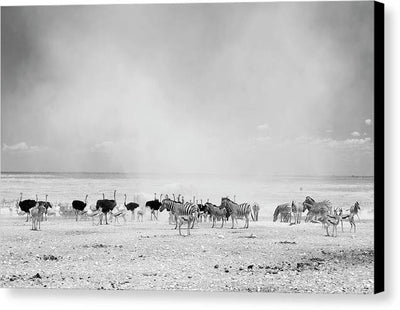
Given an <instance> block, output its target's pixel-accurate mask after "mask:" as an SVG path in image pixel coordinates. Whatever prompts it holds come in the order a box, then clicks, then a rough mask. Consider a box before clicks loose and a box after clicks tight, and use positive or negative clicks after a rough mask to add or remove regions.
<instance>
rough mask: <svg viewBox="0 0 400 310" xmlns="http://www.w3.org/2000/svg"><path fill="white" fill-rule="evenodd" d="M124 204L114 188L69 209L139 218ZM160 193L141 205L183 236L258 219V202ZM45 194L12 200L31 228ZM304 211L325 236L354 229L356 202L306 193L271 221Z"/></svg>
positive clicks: (100, 217) (107, 218) (293, 219)
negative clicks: (208, 225)
mask: <svg viewBox="0 0 400 310" xmlns="http://www.w3.org/2000/svg"><path fill="white" fill-rule="evenodd" d="M124 196H125V200H124V204H123V205H121V204H117V201H116V190H114V197H113V198H114V199H105V196H104V194H103V197H102V198H103V199H99V200H97V202H96V204H95V205H92V206H89V205H88V203H87V199H88V195H86V197H85V199H84V201H82V200H73V201H72V204H71V205H72V210H73V212H74V215H75V219H76V221H78V219H79V217H86V218H92V223H93V224H95V219H97V225H98V224H100V225H102V224H103V222H104V223H105V224H108V223H109V222H112V220H113V219H114V220H115V222H118V221H119V219H120V218H122V219H123V220H124V221H125V222H126V215H127V213H128V212H129V211H130V212H131V214H132V215H131V220H133V219H134V213H135V210H136V214H137V220H138V221H143V216H144V213H145V210H144V208H143V207H140V206H139V204H138V203H137V202H128V203H127V201H126V194H125V195H124ZM162 196H163V195H162V194H161V195H160V197H159V199H158V198H157V195H156V194H154V199H153V200H149V201H147V202H146V204H145V207H146V208H149V209H150V212H151V216H150V219H151V220H158V212H163V211H164V210H166V211H168V212H169V223H170V224H172V223H174V224H175V229H177V228H178V229H179V234H180V235H182V233H181V226H182V225H183V224H184V223H187V235H190V229H192V228H193V227H194V224H195V222H202V221H207V219H208V220H209V221H210V222H212V228H214V226H215V223H216V222H217V221H221V226H220V227H221V228H223V226H224V223H225V222H226V221H228V220H229V219H230V220H231V221H232V227H231V228H234V227H235V223H236V225H237V220H238V219H243V220H244V222H245V224H244V227H243V228H249V221H250V218H251V219H252V220H253V221H258V215H259V211H260V206H259V204H258V203H254V204H253V205H250V204H249V203H242V204H238V203H236V202H235V200H236V199H235V198H234V200H233V201H232V200H231V199H229V198H228V197H223V198H221V204H220V205H219V206H217V205H215V204H212V203H210V202H209V200H208V199H207V202H206V203H204V204H203V201H202V200H200V201H198V200H195V197H193V200H190V201H185V199H184V197H183V196H182V195H178V196H177V197H175V194H173V195H172V196H173V197H172V198H170V197H168V195H165V197H164V199H163V197H162ZM47 197H48V195H46V199H45V200H44V201H39V200H38V197H37V195H36V199H35V200H33V199H25V200H23V199H22V193H21V194H20V197H19V200H18V201H17V202H16V207H17V212H18V214H20V215H24V214H26V216H27V217H26V221H29V218H31V221H32V230H38V229H40V222H41V221H43V220H47V215H48V214H50V212H49V210H50V209H52V208H53V206H52V204H51V203H50V202H49V201H48V200H47ZM63 208H64V206H62V205H60V213H61V212H63ZM305 211H307V215H306V218H305V222H310V221H311V222H319V223H322V225H323V227H324V228H325V229H326V234H327V236H330V234H329V228H332V234H331V235H332V236H337V226H338V225H339V223H341V226H342V231H343V221H344V220H345V221H348V222H349V223H350V231H352V230H354V233H355V232H356V224H355V217H356V216H357V217H358V218H359V215H358V212H359V211H360V205H359V203H358V202H356V203H355V204H354V205H353V206H351V207H350V208H349V209H347V210H343V209H341V208H336V209H334V210H332V205H331V203H330V202H329V201H328V200H324V201H321V202H316V201H315V200H314V199H313V198H311V197H310V196H307V197H306V199H305V201H304V202H303V203H299V202H295V201H292V202H291V203H285V204H282V205H279V206H277V207H276V209H275V211H274V214H273V221H274V222H276V221H277V220H278V217H279V216H280V221H281V222H288V223H289V224H290V225H294V224H300V223H301V219H302V214H303V213H304V212H305Z"/></svg>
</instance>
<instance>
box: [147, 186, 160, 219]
mask: <svg viewBox="0 0 400 310" xmlns="http://www.w3.org/2000/svg"><path fill="white" fill-rule="evenodd" d="M161 197H162V194H161V195H160V200H158V199H157V194H156V193H154V200H149V201H147V202H146V207H149V208H150V210H151V215H150V219H151V220H153V216H154V217H155V219H156V220H157V221H158V216H157V214H156V213H158V209H160V207H161V202H160V201H161Z"/></svg>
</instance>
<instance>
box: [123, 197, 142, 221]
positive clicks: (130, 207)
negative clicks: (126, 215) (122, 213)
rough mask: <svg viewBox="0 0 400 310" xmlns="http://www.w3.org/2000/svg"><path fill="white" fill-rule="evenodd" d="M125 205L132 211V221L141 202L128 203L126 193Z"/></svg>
mask: <svg viewBox="0 0 400 310" xmlns="http://www.w3.org/2000/svg"><path fill="white" fill-rule="evenodd" d="M124 206H125V208H126V209H127V210H129V211H131V212H132V215H131V221H133V219H134V218H135V209H137V208H139V204H138V203H136V202H129V203H128V204H127V203H126V194H125V201H124Z"/></svg>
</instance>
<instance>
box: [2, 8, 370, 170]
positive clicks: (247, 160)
mask: <svg viewBox="0 0 400 310" xmlns="http://www.w3.org/2000/svg"><path fill="white" fill-rule="evenodd" d="M373 26H374V25H373V2H313V3H312V2H308V3H247V4H240V3H236V4H232V3H231V4H229V3H228V4H170V5H106V6H104V5H103V6H60V7H43V6H42V7H7V8H2V11H1V44H2V50H1V62H2V66H1V83H2V84H1V86H2V89H1V90H2V92H1V170H2V171H29V172H50V171H55V172H58V171H59V172H81V171H85V172H141V173H173V172H177V173H217V174H218V173H239V174H243V173H246V174H267V175H373V159H374V155H373V148H374V136H373V127H374V115H373V103H374V101H373V95H374V92H373V61H374V60H373V57H374V54H373V52H374V51H373V28H374V27H373Z"/></svg>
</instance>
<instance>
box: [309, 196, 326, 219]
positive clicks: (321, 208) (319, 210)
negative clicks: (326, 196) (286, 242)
mask: <svg viewBox="0 0 400 310" xmlns="http://www.w3.org/2000/svg"><path fill="white" fill-rule="evenodd" d="M303 206H304V210H305V209H307V210H308V213H307V216H306V219H305V220H304V221H305V222H308V221H310V220H312V219H316V218H317V217H318V216H324V215H325V214H332V204H331V202H330V201H329V200H324V201H321V202H316V201H315V200H314V199H312V198H311V197H310V196H307V197H306V200H305V201H304V202H303Z"/></svg>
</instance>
